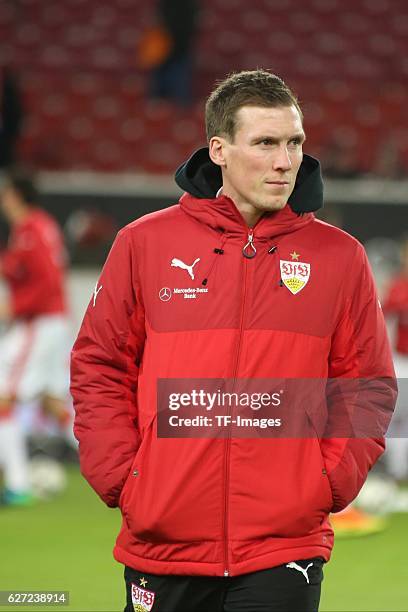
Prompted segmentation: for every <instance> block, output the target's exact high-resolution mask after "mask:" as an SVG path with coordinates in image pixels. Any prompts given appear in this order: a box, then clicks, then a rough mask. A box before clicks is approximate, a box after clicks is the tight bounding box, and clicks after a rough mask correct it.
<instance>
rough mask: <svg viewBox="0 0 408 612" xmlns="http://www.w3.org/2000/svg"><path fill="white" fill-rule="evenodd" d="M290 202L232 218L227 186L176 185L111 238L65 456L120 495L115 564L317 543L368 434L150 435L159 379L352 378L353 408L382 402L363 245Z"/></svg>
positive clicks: (246, 560)
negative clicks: (173, 199)
mask: <svg viewBox="0 0 408 612" xmlns="http://www.w3.org/2000/svg"><path fill="white" fill-rule="evenodd" d="M309 178H310V177H309ZM306 182H307V180H306ZM192 191H194V189H192ZM304 197H306V196H304ZM293 208H294V207H293V206H289V205H288V206H286V207H285V208H284V209H283V210H281V211H279V212H276V213H270V214H265V215H264V216H263V217H262V218H261V220H260V221H259V222H258V223H257V224H256V226H255V227H254V228H253V230H249V229H248V228H247V227H246V225H245V223H244V221H243V219H242V217H241V215H240V214H239V213H238V211H237V209H236V207H235V205H234V203H233V202H232V201H231V200H230V199H229V198H227V197H224V196H220V197H212V198H198V197H193V196H191V195H189V194H184V195H183V196H182V198H181V199H180V202H179V204H177V205H175V206H172V207H170V208H168V209H166V210H163V211H159V212H156V213H153V214H150V215H147V216H145V217H142V218H141V219H139V220H137V221H135V222H134V223H132V224H130V225H129V226H127V227H125V228H124V229H123V230H122V231H121V232H120V233H119V235H118V237H117V239H116V241H115V244H114V246H113V247H112V250H111V252H110V255H109V257H108V260H107V262H106V264H105V267H104V269H103V271H102V274H101V277H100V279H99V281H98V283H97V286H96V288H95V292H94V295H93V297H92V299H91V302H90V304H89V307H88V310H87V312H86V315H85V318H84V321H83V324H82V328H81V330H80V333H79V336H78V339H77V341H76V344H75V346H74V349H73V353H72V394H73V397H74V402H75V409H76V422H75V434H76V436H77V438H78V439H79V442H80V459H81V468H82V472H83V474H84V475H85V477H86V478H87V480H88V481H89V482H90V484H91V485H92V487H93V488H94V489H95V490H96V491H97V493H98V494H99V495H100V496H101V498H102V499H103V500H104V501H105V502H106V503H107V504H108V505H109V506H113V507H114V506H119V507H120V508H121V511H122V515H123V522H122V529H121V531H120V534H119V536H118V539H117V542H116V546H115V549H114V556H115V558H116V559H117V560H118V561H120V562H122V563H124V564H126V565H129V566H131V567H134V568H136V569H139V570H141V571H146V572H151V573H157V574H191V575H194V574H196V575H211V576H217V575H237V574H241V573H245V572H251V571H256V570H260V569H264V568H268V567H272V566H275V565H279V564H282V563H285V562H289V561H291V560H293V559H299V558H308V557H313V556H318V555H320V556H322V557H324V559H326V560H328V559H329V557H330V551H331V548H332V544H333V532H332V529H331V527H330V523H329V520H328V515H329V513H330V512H333V511H334V512H335V511H339V510H340V509H342V508H344V507H345V506H346V505H347V504H348V503H349V502H350V501H351V500H352V499H353V498H354V497H355V496H356V495H357V493H358V491H359V489H360V488H361V486H362V484H363V482H364V480H365V478H366V475H367V472H368V470H369V469H370V468H371V466H372V465H373V463H374V462H375V461H376V459H377V458H378V457H379V455H380V454H381V453H382V451H383V449H384V441H383V439H382V438H381V437H379V438H374V437H372V436H370V437H361V436H359V437H341V435H339V436H338V437H333V436H332V437H330V438H318V437H317V435H316V436H299V437H295V436H293V437H287V438H279V437H276V436H273V437H272V436H270V437H255V438H248V437H247V438H242V437H235V436H229V437H226V438H218V439H212V438H209V437H199V438H194V439H191V438H171V437H159V436H158V432H157V410H156V404H157V380H158V379H159V378H161V379H164V378H178V379H180V378H185V379H197V378H199V379H209V378H217V379H220V378H221V379H224V378H232V379H238V380H239V379H277V378H282V379H291V380H292V379H303V380H305V379H325V378H333V379H340V378H348V379H357V378H358V379H364V380H367V379H369V381H371V392H370V394H369V396H368V399H367V402H366V404H367V405H365V406H364V407H361V408H362V409H364V410H365V411H366V414H373V415H374V416H373V417H370V418H374V419H375V418H376V417H375V415H376V413H377V412H378V413H380V412H382V413H384V412H385V413H390V412H391V411H392V408H393V405H394V402H395V386H394V379H393V376H394V373H393V367H392V361H391V357H390V351H389V346H388V341H387V337H386V332H385V327H384V322H383V317H382V313H381V310H380V308H379V305H378V301H377V298H376V294H375V288H374V283H373V280H372V275H371V272H370V269H369V266H368V263H367V259H366V256H365V253H364V250H363V248H362V247H361V245H360V244H359V243H358V242H357V241H356V240H355V239H354V238H352V237H350V236H349V235H347V234H346V233H345V232H343V231H341V230H339V229H337V228H334V227H332V226H330V225H327V224H325V223H322V222H320V221H317V220H316V219H315V217H314V215H313V214H312V213H310V212H309V213H305V214H303V215H298V214H296V213H295V212H294V211H293ZM249 236H251V238H250V239H249ZM248 241H250V242H251V241H252V244H253V245H254V247H255V249H256V255H255V256H254V257H252V258H248V257H245V256H244V255H243V247H244V246H245V244H247V243H248ZM247 251H253V249H252V247H251V246H250V245H249V246H248V247H247ZM175 259H176V260H178V262H182V263H184V264H186V265H185V266H184V267H183V266H182V265H181V264H180V263H177V262H174V260H175ZM291 263H293V264H298V267H297V268H294V267H292V268H291V267H290V265H289V264H291ZM172 264H173V265H172ZM291 278H292V281H291ZM299 287H300V289H299ZM194 289H206V290H207V291H199V292H198V291H194ZM180 290H181V291H180ZM183 290H188V291H183ZM191 294H194V295H195V296H196V297H195V298H186V297H185V296H186V295H191ZM373 388H374V390H373ZM343 399H344V398H343ZM368 404H369V405H368ZM358 409H359V406H357V407H356V406H354V410H358ZM285 410H287V411H290V406H286V407H285ZM305 410H306V408H305ZM367 411H368V412H367ZM329 418H330V417H329ZM332 431H334V432H335V429H333V430H332Z"/></svg>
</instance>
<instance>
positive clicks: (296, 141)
mask: <svg viewBox="0 0 408 612" xmlns="http://www.w3.org/2000/svg"><path fill="white" fill-rule="evenodd" d="M289 144H291V145H295V146H297V145H300V144H302V143H301V140H300V138H292V140H289Z"/></svg>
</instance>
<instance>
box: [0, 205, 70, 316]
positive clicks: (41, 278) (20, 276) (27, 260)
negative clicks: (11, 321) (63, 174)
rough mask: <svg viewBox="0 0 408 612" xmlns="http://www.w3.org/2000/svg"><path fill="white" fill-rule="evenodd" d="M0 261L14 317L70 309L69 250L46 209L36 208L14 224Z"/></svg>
mask: <svg viewBox="0 0 408 612" xmlns="http://www.w3.org/2000/svg"><path fill="white" fill-rule="evenodd" d="M0 262H1V270H2V274H3V276H4V278H5V280H6V282H7V284H8V286H9V289H10V294H11V295H10V298H11V309H12V314H13V316H15V317H21V318H31V317H34V316H38V315H42V314H56V313H63V312H65V311H66V300H65V288H64V277H65V262H66V251H65V247H64V242H63V238H62V234H61V231H60V229H59V227H58V225H57V223H56V221H55V220H54V219H53V218H52V217H51V216H50V215H49V214H48V213H46V212H45V211H44V210H41V209H39V208H33V210H32V212H30V214H29V215H28V216H27V217H26V219H24V221H23V222H22V223H19V224H18V225H16V226H15V227H13V229H12V232H11V235H10V239H9V245H8V248H7V250H5V251H4V252H3V253H2V255H1V259H0Z"/></svg>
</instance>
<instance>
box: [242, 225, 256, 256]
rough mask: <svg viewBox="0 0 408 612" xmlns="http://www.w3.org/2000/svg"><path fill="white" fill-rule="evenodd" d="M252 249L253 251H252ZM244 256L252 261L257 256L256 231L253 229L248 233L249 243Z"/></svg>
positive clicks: (244, 249)
mask: <svg viewBox="0 0 408 612" xmlns="http://www.w3.org/2000/svg"><path fill="white" fill-rule="evenodd" d="M250 249H252V250H250ZM242 254H243V255H244V257H246V258H247V259H252V258H253V257H255V255H256V248H255V245H254V231H253V230H252V229H250V230H249V233H248V242H247V243H246V245H245V246H244V248H243V249H242Z"/></svg>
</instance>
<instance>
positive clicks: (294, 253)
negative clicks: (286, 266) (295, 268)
mask: <svg viewBox="0 0 408 612" xmlns="http://www.w3.org/2000/svg"><path fill="white" fill-rule="evenodd" d="M290 256H291V258H292V259H296V261H298V260H299V257H300V255H299V253H296V251H293V253H291V254H290Z"/></svg>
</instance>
